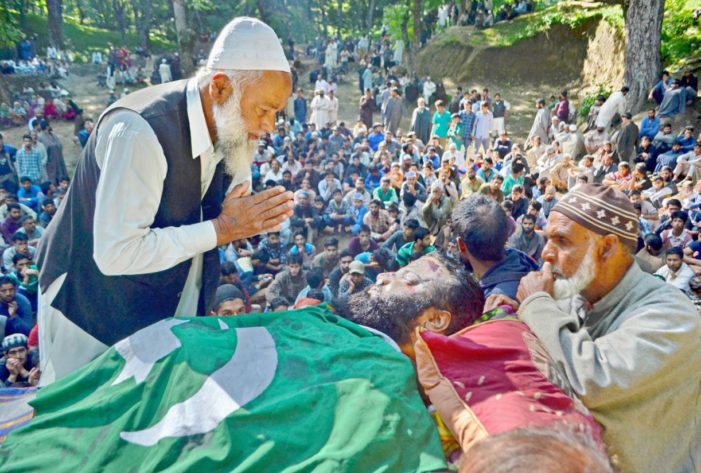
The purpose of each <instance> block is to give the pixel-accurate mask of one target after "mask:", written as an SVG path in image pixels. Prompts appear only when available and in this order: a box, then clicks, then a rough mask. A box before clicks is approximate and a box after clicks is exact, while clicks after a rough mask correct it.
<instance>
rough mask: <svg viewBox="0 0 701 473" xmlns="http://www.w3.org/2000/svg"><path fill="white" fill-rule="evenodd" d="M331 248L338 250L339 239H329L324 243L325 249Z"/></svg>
mask: <svg viewBox="0 0 701 473" xmlns="http://www.w3.org/2000/svg"><path fill="white" fill-rule="evenodd" d="M329 246H335V247H336V248H338V238H336V237H329V238H327V239H326V241H324V248H328V247H329Z"/></svg>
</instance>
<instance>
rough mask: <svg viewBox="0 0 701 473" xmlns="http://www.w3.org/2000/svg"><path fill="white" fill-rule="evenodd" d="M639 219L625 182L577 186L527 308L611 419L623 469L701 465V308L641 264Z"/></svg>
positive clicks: (612, 448) (554, 215)
mask: <svg viewBox="0 0 701 473" xmlns="http://www.w3.org/2000/svg"><path fill="white" fill-rule="evenodd" d="M637 229H638V225H637V214H636V212H635V210H634V209H633V205H632V204H631V203H630V202H629V201H628V199H627V198H626V196H625V195H623V194H622V193H621V192H620V191H617V190H614V189H611V188H607V187H605V186H601V185H598V184H587V185H581V186H578V187H576V188H575V189H574V190H573V191H571V192H570V193H568V194H567V195H566V196H565V197H563V198H562V199H561V200H560V201H559V202H558V204H557V205H556V206H555V207H553V209H552V211H551V213H550V217H549V220H548V225H547V228H546V230H545V232H546V235H547V238H548V242H547V244H546V245H545V248H544V249H543V253H542V258H543V260H544V261H545V263H544V264H543V268H542V270H541V271H540V272H533V273H531V274H529V275H527V276H526V277H524V278H523V279H522V280H521V283H520V286H519V290H518V294H517V297H518V299H519V300H520V301H521V304H520V307H519V309H518V313H519V318H520V319H521V320H522V321H524V322H525V323H526V324H528V326H529V327H530V328H531V330H533V332H535V334H536V335H537V336H538V338H539V339H540V340H541V342H542V343H543V344H544V345H545V347H546V348H547V350H548V352H549V354H550V356H551V357H552V358H553V359H554V360H555V362H556V363H558V365H560V367H561V368H562V371H563V372H565V373H566V375H567V379H568V381H569V383H570V385H571V387H572V389H573V390H574V392H575V393H576V394H577V395H578V396H579V398H580V399H581V400H582V401H583V402H584V404H585V405H586V406H587V407H588V408H589V409H590V410H591V412H592V414H593V415H594V418H595V419H596V420H597V421H598V422H599V423H600V424H601V425H602V427H603V430H604V440H605V441H606V443H607V445H608V449H609V450H608V453H609V454H610V455H611V457H612V459H613V460H614V462H615V463H617V464H618V466H619V468H620V470H621V471H622V472H624V473H627V472H631V473H632V472H635V473H645V472H650V473H653V472H661V471H664V472H679V473H681V472H691V471H698V467H699V465H701V350H699V342H700V341H701V318H699V316H698V313H697V312H695V311H694V306H693V304H692V303H691V302H690V301H689V300H688V299H687V298H686V297H684V296H683V295H682V294H681V293H680V292H679V290H678V289H676V288H675V287H673V286H671V285H669V284H666V283H665V282H664V281H661V280H659V279H657V278H655V277H654V276H652V275H649V274H646V273H644V272H643V271H642V270H641V269H640V267H639V266H638V263H636V262H635V259H634V257H633V255H634V252H635V249H636V245H637V236H638V234H637ZM489 302H490V301H488V305H489ZM491 302H492V303H493V302H494V301H491ZM501 302H503V300H502V301H501ZM512 302H513V301H512ZM513 303H514V304H515V302H513Z"/></svg>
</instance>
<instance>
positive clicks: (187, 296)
mask: <svg viewBox="0 0 701 473" xmlns="http://www.w3.org/2000/svg"><path fill="white" fill-rule="evenodd" d="M291 86H292V80H291V75H290V68H289V64H288V62H287V59H286V58H285V55H284V52H283V50H282V47H281V45H280V42H279V39H278V37H277V35H276V34H275V32H274V31H273V30H272V28H270V27H269V26H268V25H266V24H265V23H263V22H261V21H259V20H256V19H253V18H245V17H242V18H236V19H234V20H233V21H231V22H230V23H229V24H228V25H226V26H225V27H224V29H223V30H222V32H221V33H220V35H219V36H218V38H217V39H216V41H215V43H214V45H213V47H212V50H211V53H210V55H209V58H208V61H207V64H206V66H205V68H204V69H203V70H202V71H200V73H199V74H198V75H197V77H195V78H192V79H189V80H182V81H176V82H170V83H168V84H162V85H158V86H154V87H150V88H147V89H143V90H141V91H138V92H135V93H132V94H130V95H128V96H126V97H125V98H123V99H121V100H119V101H118V102H116V103H115V104H114V105H112V106H111V107H110V108H108V109H107V110H106V111H105V112H104V113H103V114H102V116H101V117H100V119H99V120H98V122H97V123H96V126H95V129H94V132H93V133H92V135H91V138H90V140H88V143H87V145H86V147H85V150H84V152H83V156H82V157H81V160H80V162H79V164H78V167H77V169H76V174H75V178H74V181H73V183H72V186H71V190H70V192H69V193H68V196H67V198H66V199H65V200H64V202H63V204H61V208H60V210H59V212H58V214H57V215H56V217H54V222H53V223H52V225H51V227H50V228H49V229H47V231H46V234H45V235H44V238H43V239H42V242H41V245H40V248H39V263H40V265H41V268H42V270H41V275H40V278H39V281H40V282H39V284H40V297H39V314H38V319H39V333H40V336H39V345H40V350H41V371H42V383H43V384H48V383H50V382H53V381H54V380H56V379H59V378H61V377H63V376H65V375H67V374H69V373H71V372H72V371H74V370H75V369H77V368H79V367H81V366H83V365H84V364H86V363H88V362H89V361H91V360H92V359H93V358H95V357H97V356H98V355H100V354H101V353H102V352H104V351H105V350H106V349H107V348H108V347H109V346H110V345H112V344H114V343H115V342H117V341H118V340H121V339H123V338H125V337H127V336H129V335H130V334H132V333H134V332H136V331H137V330H139V329H141V328H143V327H146V326H147V325H150V324H152V323H154V322H156V321H158V320H161V319H163V318H166V317H172V316H194V315H207V314H208V313H209V311H210V310H211V308H212V305H213V303H214V295H215V291H216V288H217V284H218V280H219V275H220V274H219V273H220V268H219V259H218V255H217V247H218V246H220V245H225V244H228V243H229V242H231V241H233V240H239V239H242V238H247V237H251V236H254V235H257V234H259V233H265V232H276V231H279V229H280V225H281V224H282V223H283V222H284V221H285V220H286V219H287V218H289V217H290V215H291V214H292V206H293V204H292V194H291V193H290V192H285V189H284V188H283V187H276V188H273V189H270V190H267V191H265V192H261V193H259V194H256V195H249V194H250V190H251V189H250V179H251V174H250V165H251V156H253V152H254V150H255V147H256V144H257V141H258V139H259V138H260V137H261V136H262V135H263V134H265V133H270V132H272V131H273V129H274V123H275V113H276V112H278V111H280V110H282V109H283V108H284V107H285V105H286V103H287V99H288V97H289V96H290V93H291ZM225 173H226V174H228V175H230V176H231V178H232V179H233V182H232V185H231V187H230V188H232V187H233V190H232V191H231V192H230V193H229V194H228V196H226V198H225V197H224V194H225V191H226V188H225V187H224V186H225V184H224V174H225Z"/></svg>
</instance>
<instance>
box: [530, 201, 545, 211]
mask: <svg viewBox="0 0 701 473" xmlns="http://www.w3.org/2000/svg"><path fill="white" fill-rule="evenodd" d="M529 205H530V206H531V207H533V208H534V209H536V210H537V211H538V212H540V210H541V209H542V208H543V204H541V203H540V202H538V201H537V200H531V201H530V202H529Z"/></svg>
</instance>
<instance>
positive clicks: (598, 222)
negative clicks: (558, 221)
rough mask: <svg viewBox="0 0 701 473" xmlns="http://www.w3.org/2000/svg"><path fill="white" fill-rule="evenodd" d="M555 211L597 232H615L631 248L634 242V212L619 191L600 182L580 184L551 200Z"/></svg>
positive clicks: (634, 244) (636, 228) (636, 234)
mask: <svg viewBox="0 0 701 473" xmlns="http://www.w3.org/2000/svg"><path fill="white" fill-rule="evenodd" d="M552 212H559V213H561V214H563V215H564V216H566V217H568V218H570V219H572V220H574V221H575V222H577V223H578V224H580V225H582V226H583V227H585V228H587V229H588V230H591V231H592V232H594V233H598V234H599V235H609V234H612V235H616V236H617V237H618V238H619V239H620V240H621V242H622V243H624V244H625V245H627V246H628V247H629V248H630V249H631V250H632V251H635V249H636V248H637V245H638V215H637V213H636V212H635V208H634V207H633V204H631V203H630V201H629V200H628V198H627V197H626V196H625V194H623V193H622V192H620V191H618V190H615V189H613V188H611V187H609V186H604V185H601V184H583V185H579V186H577V187H575V188H574V189H572V190H571V191H570V192H569V193H568V194H566V195H565V196H564V197H563V198H562V199H560V201H559V202H558V203H557V204H555V206H554V207H553V209H552Z"/></svg>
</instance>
